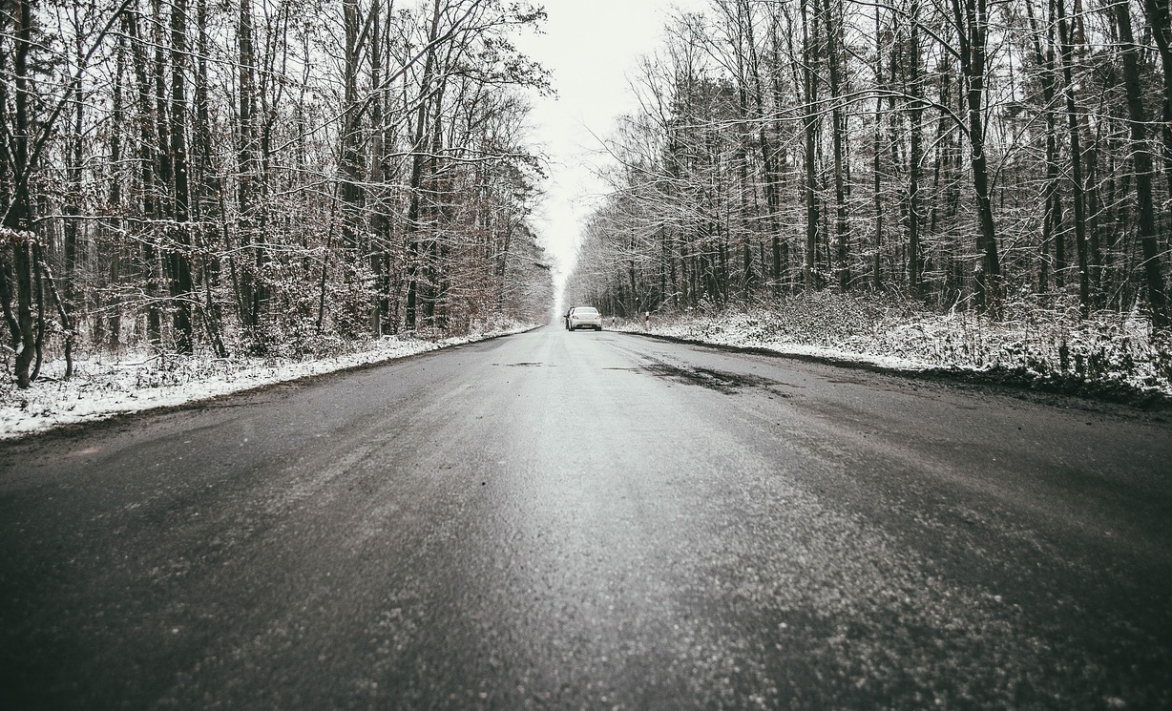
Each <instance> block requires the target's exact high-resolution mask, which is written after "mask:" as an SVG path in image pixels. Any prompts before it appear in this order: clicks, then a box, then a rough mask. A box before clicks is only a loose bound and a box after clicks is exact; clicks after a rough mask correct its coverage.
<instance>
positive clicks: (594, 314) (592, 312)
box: [566, 306, 602, 331]
mask: <svg viewBox="0 0 1172 711" xmlns="http://www.w3.org/2000/svg"><path fill="white" fill-rule="evenodd" d="M566 328H568V329H569V330H571V331H576V330H578V329H579V328H593V329H594V330H595V331H601V330H602V314H600V313H598V309H596V308H594V307H593V306H575V307H574V308H572V309H570V313H569V315H568V316H567V317H566Z"/></svg>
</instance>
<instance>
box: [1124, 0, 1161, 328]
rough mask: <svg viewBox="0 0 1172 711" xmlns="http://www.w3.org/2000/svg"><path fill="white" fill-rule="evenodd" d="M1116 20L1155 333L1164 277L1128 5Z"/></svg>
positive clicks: (1159, 312)
mask: <svg viewBox="0 0 1172 711" xmlns="http://www.w3.org/2000/svg"><path fill="white" fill-rule="evenodd" d="M1114 7H1115V19H1116V22H1117V23H1118V25H1119V39H1120V41H1121V42H1122V44H1123V46H1122V47H1121V53H1122V55H1123V83H1124V86H1125V87H1126V90H1127V114H1128V119H1129V123H1130V125H1131V160H1132V166H1133V168H1134V171H1135V197H1136V207H1137V208H1138V211H1139V215H1138V219H1137V220H1136V226H1137V227H1138V228H1139V238H1140V248H1141V249H1142V250H1143V256H1144V276H1145V277H1146V280H1147V287H1148V305H1149V307H1150V308H1151V312H1152V324H1153V325H1154V326H1155V327H1156V328H1158V329H1164V328H1167V327H1168V314H1167V308H1166V296H1165V294H1164V275H1163V271H1162V270H1161V269H1160V252H1159V246H1158V242H1157V235H1156V213H1155V207H1154V206H1153V202H1152V156H1151V153H1150V152H1149V150H1148V146H1147V136H1146V130H1145V128H1144V126H1145V121H1146V113H1145V112H1144V105H1143V92H1142V88H1141V85H1140V72H1139V62H1138V61H1137V59H1136V55H1137V54H1138V53H1139V48H1138V47H1137V46H1136V44H1135V40H1134V39H1133V38H1132V34H1131V10H1130V7H1129V6H1128V4H1127V3H1125V2H1121V3H1118V4H1116V5H1115V6H1114Z"/></svg>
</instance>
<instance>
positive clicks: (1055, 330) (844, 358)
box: [607, 293, 1172, 397]
mask: <svg viewBox="0 0 1172 711" xmlns="http://www.w3.org/2000/svg"><path fill="white" fill-rule="evenodd" d="M607 326H608V327H610V326H611V321H610V320H609V319H608V321H607ZM613 327H614V328H616V329H618V330H627V331H643V330H644V325H643V323H642V322H641V321H628V322H623V321H621V320H618V321H616V322H614V326H613ZM647 330H649V331H650V332H651V333H653V334H656V335H661V336H668V337H672V338H679V339H683V340H688V341H695V342H700V343H711V344H715V345H723V346H734V347H741V348H760V349H764V350H769V351H774V352H777V353H780V354H788V355H800V356H811V357H816V358H821V359H825V360H829V361H841V362H851V363H868V364H872V365H875V366H878V367H881V368H890V369H894V370H912V371H924V370H948V371H958V372H968V373H986V374H990V375H1001V376H1009V377H1011V378H1012V379H1014V380H1016V381H1019V382H1023V383H1029V384H1033V385H1040V386H1045V385H1053V386H1055V387H1057V386H1062V387H1061V389H1063V390H1065V391H1082V392H1087V393H1092V392H1096V391H1097V392H1110V391H1118V390H1126V391H1127V392H1130V393H1133V394H1135V395H1136V396H1139V397H1143V396H1144V395H1162V396H1164V397H1172V347H1170V346H1172V341H1169V339H1168V338H1167V337H1165V338H1160V337H1153V334H1152V333H1151V328H1150V325H1149V324H1148V321H1147V320H1146V319H1144V318H1143V317H1142V316H1140V315H1139V314H1124V315H1120V314H1116V313H1105V314H1098V315H1093V316H1092V317H1091V318H1088V319H1080V318H1079V317H1078V314H1077V308H1069V307H1068V308H1066V309H1050V310H1043V309H1040V308H1038V307H1036V306H1035V305H1031V304H1011V305H1010V306H1009V307H1008V309H1007V314H1006V318H1004V319H1001V320H998V321H994V320H991V319H989V318H987V317H983V316H979V315H977V314H976V313H975V312H972V311H953V312H951V313H946V314H939V313H934V312H929V311H924V310H921V309H918V308H916V307H915V306H914V305H912V304H907V303H886V304H883V303H876V302H875V301H874V299H873V298H868V297H852V296H842V295H837V294H831V293H817V294H813V295H809V296H800V297H794V298H791V299H788V300H786V301H784V302H781V303H779V304H771V305H770V306H769V307H768V308H759V309H750V310H732V311H723V312H720V313H710V314H705V313H696V312H692V313H687V314H680V315H675V316H657V315H652V317H651V320H650V327H649V328H648V329H647ZM1080 385H1086V386H1087V387H1086V388H1080V387H1079V386H1080Z"/></svg>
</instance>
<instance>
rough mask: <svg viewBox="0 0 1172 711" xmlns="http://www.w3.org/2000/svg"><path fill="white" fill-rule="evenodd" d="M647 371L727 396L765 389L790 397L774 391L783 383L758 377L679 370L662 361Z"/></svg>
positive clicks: (647, 367)
mask: <svg viewBox="0 0 1172 711" xmlns="http://www.w3.org/2000/svg"><path fill="white" fill-rule="evenodd" d="M646 370H647V372H649V373H651V374H652V375H655V376H657V377H660V378H669V379H671V380H675V381H676V382H680V383H684V384H685V385H699V386H700V387H704V388H708V389H709V390H715V391H717V392H719V393H724V394H725V395H735V394H736V393H738V392H740V391H741V390H742V389H744V388H764V389H766V390H769V391H770V392H773V393H774V394H776V395H780V396H782V397H788V396H787V395H785V394H784V393H779V392H777V391H776V390H775V389H774V388H775V387H776V386H780V385H781V383H779V382H777V381H776V380H770V379H769V378H763V377H761V376H758V375H744V374H741V373H729V372H726V371H722V370H712V369H710V368H679V367H677V366H674V365H670V364H668V363H664V362H662V361H658V362H654V363H649V364H647V366H646Z"/></svg>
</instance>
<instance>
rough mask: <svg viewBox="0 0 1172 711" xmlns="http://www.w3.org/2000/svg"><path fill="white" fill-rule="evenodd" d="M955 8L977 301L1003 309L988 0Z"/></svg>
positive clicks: (959, 1) (955, 2)
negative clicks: (989, 149)
mask: <svg viewBox="0 0 1172 711" xmlns="http://www.w3.org/2000/svg"><path fill="white" fill-rule="evenodd" d="M952 10H953V18H954V22H955V23H956V30H957V36H958V39H959V43H960V48H959V49H960V52H959V54H960V64H961V70H962V71H963V72H964V84H965V103H966V107H967V110H968V133H969V135H968V139H969V150H970V155H969V163H970V166H971V167H972V175H973V188H974V189H975V191H976V198H977V217H978V220H979V232H978V237H977V251H978V252H979V253H980V254H981V264H980V267H979V269H978V270H977V304H978V306H979V307H980V308H981V309H982V310H986V311H991V312H993V313H999V312H1000V307H1001V300H1002V296H1003V294H1002V286H1001V260H1000V256H999V255H998V251H997V229H996V226H995V225H994V221H993V203H992V200H991V198H990V194H989V167H988V158H987V157H986V155H985V123H984V94H985V72H986V60H987V57H986V51H987V50H986V41H987V39H988V30H989V28H988V13H987V9H986V0H952Z"/></svg>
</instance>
